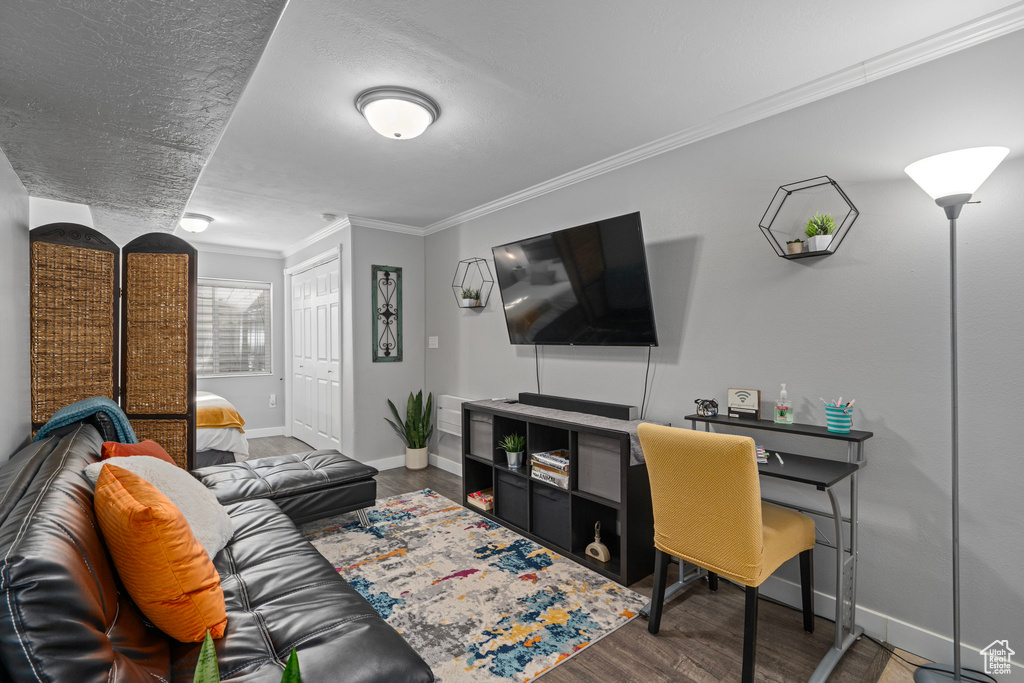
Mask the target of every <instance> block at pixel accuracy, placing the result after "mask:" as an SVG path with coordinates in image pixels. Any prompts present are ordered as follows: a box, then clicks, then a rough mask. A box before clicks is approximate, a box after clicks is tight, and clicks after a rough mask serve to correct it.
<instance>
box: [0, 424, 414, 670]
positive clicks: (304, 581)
mask: <svg viewBox="0 0 1024 683" xmlns="http://www.w3.org/2000/svg"><path fill="white" fill-rule="evenodd" d="M101 444H102V437H101V436H100V434H99V432H97V431H96V429H95V428H94V427H93V426H91V425H79V426H78V427H76V428H75V429H74V430H72V431H71V432H70V433H67V434H65V435H64V436H58V437H54V438H50V439H46V440H43V441H40V442H37V443H34V444H32V445H30V446H28V447H26V448H24V449H23V450H21V451H20V452H18V453H17V454H15V455H14V456H13V457H12V458H11V460H10V461H9V462H7V463H5V464H4V465H3V467H2V468H0V660H2V663H3V666H2V668H0V681H16V682H18V683H22V682H24V681H46V682H49V681H55V682H57V683H61V682H63V681H67V682H69V683H91V682H96V683H99V682H101V681H103V682H107V681H117V682H125V683H127V682H132V683H136V682H142V681H154V682H159V681H164V682H166V681H174V682H179V681H180V682H185V681H192V677H193V670H194V666H195V662H196V658H197V656H198V652H199V645H198V644H184V643H178V642H177V641H172V640H171V639H170V638H168V637H167V636H165V635H164V634H163V633H162V632H160V631H159V630H157V629H156V628H154V627H153V626H151V625H149V624H148V623H147V622H146V619H145V617H144V616H143V615H142V614H141V613H140V612H139V610H138V609H137V608H136V607H135V605H134V604H133V603H132V600H131V598H130V597H129V596H128V594H127V593H126V592H125V590H124V588H123V587H122V586H121V585H120V582H119V581H118V578H117V574H116V571H115V569H114V567H113V565H112V563H111V560H110V557H109V555H108V553H107V550H106V548H105V546H104V544H103V538H102V535H101V533H100V531H99V527H98V526H97V522H96V517H95V514H94V512H93V502H92V497H93V487H92V484H91V483H90V482H89V481H88V479H87V478H86V477H85V475H84V474H83V472H82V470H83V469H84V468H85V466H86V465H88V464H90V463H93V462H96V461H97V460H99V453H100V446H101ZM311 455H313V454H311ZM319 455H320V457H319V460H317V458H301V457H300V458H293V459H286V460H287V462H282V463H279V465H281V466H282V467H283V469H282V470H280V471H278V470H274V469H273V467H272V466H268V467H261V466H259V465H257V466H255V467H252V466H250V467H234V466H232V467H231V471H230V472H229V473H222V474H219V475H218V473H217V472H215V471H211V470H210V469H208V470H206V471H205V473H204V476H203V477H202V478H201V480H205V479H207V478H210V480H211V483H213V482H214V481H217V482H219V486H220V487H221V488H222V489H223V490H225V491H230V492H231V499H232V500H233V502H230V503H226V504H225V507H226V509H227V511H228V514H229V515H230V516H231V518H232V520H233V521H234V524H235V534H234V537H233V539H232V540H231V541H230V542H229V544H228V545H227V547H226V548H224V549H223V550H222V551H221V552H220V553H218V554H217V556H216V557H215V558H214V565H215V566H216V568H217V570H218V571H219V572H220V575H221V583H222V586H223V589H224V597H225V600H226V603H227V613H228V625H227V631H226V633H225V636H224V638H222V639H220V640H218V641H216V645H217V657H218V660H219V664H220V672H221V677H222V680H224V681H231V682H233V683H236V682H237V683H241V682H242V681H244V682H246V683H250V682H251V683H257V682H259V683H263V682H268V683H269V682H273V683H277V682H278V681H280V679H281V673H282V670H283V667H284V663H285V661H286V660H287V658H288V655H289V653H290V651H291V648H292V647H296V648H297V649H298V652H299V662H300V666H301V670H302V678H303V681H305V682H306V683H317V682H319V681H328V682H333V681H345V682H352V683H363V682H369V681H380V682H384V681H386V682H388V683H401V682H404V681H409V682H419V681H432V680H433V675H432V673H431V671H430V668H429V667H428V666H427V665H426V664H425V663H424V662H423V660H422V659H421V658H420V657H419V655H417V654H416V652H415V651H413V650H412V648H411V647H409V645H408V644H407V643H406V642H405V641H404V640H403V639H402V637H401V636H400V635H399V634H398V633H397V632H396V631H395V630H394V629H392V628H391V627H390V626H388V625H387V623H385V622H384V621H383V620H382V619H381V618H380V617H379V616H378V615H377V613H376V612H375V611H374V610H373V608H372V607H371V606H370V605H369V604H368V603H367V602H366V601H365V600H364V599H363V598H362V597H361V596H360V595H359V594H358V593H357V592H356V591H355V590H353V589H352V588H351V587H349V585H348V584H347V583H345V581H344V580H343V579H341V577H340V576H339V575H338V573H337V572H336V571H335V570H334V568H333V567H332V566H331V565H330V564H329V563H328V562H327V561H326V560H325V559H324V558H323V557H322V556H321V555H320V554H319V553H318V552H317V551H316V550H315V549H314V548H313V547H312V546H311V545H310V544H309V543H308V542H307V541H306V540H305V538H304V537H303V536H302V535H301V534H300V533H299V531H298V530H297V529H296V527H295V523H294V522H293V520H292V519H291V518H290V517H289V515H287V514H285V513H284V512H283V511H282V508H281V507H279V505H278V504H277V503H276V502H275V496H276V497H277V498H279V499H281V500H282V502H284V503H285V505H286V506H290V510H289V511H290V513H293V516H294V517H296V518H300V519H301V518H303V516H308V515H309V514H319V513H315V512H314V513H310V512H309V509H307V508H304V506H303V505H302V502H303V501H304V500H305V501H307V502H309V503H310V505H312V506H313V508H316V506H325V507H328V508H333V509H340V508H343V507H346V506H351V505H352V504H354V500H355V498H353V496H356V497H357V494H356V493H353V491H354V490H356V489H358V488H359V487H362V490H363V493H362V494H361V495H365V493H366V486H367V484H365V483H364V480H365V477H363V478H361V479H359V481H358V482H356V481H348V482H343V481H340V479H344V478H345V477H348V478H351V477H353V476H356V473H357V472H358V471H359V470H358V467H356V466H357V465H358V463H354V465H347V464H345V463H344V462H341V461H339V460H337V459H334V460H331V459H330V458H326V459H325V458H324V457H323V456H324V452H320V454H319ZM336 455H337V458H340V459H342V460H348V459H346V458H344V456H341V455H340V454H336ZM314 461H316V462H314ZM328 461H329V462H328ZM348 462H354V461H350V460H348ZM317 463H319V464H317ZM361 467H365V466H361ZM370 469H371V470H372V468H370ZM254 470H259V472H258V473H254ZM302 470H306V471H308V472H307V474H306V475H305V476H306V480H305V481H307V482H308V481H310V480H312V481H314V482H319V484H314V485H313V486H312V488H311V490H309V491H305V492H304V491H303V490H302V488H303V487H302V486H299V485H298V484H297V483H296V481H297V480H298V479H301V476H300V471H302ZM316 470H321V471H320V472H318V473H317V472H316ZM324 470H331V471H333V472H334V475H333V476H335V477H336V478H335V480H334V483H335V484H337V486H335V487H333V488H337V489H338V490H339V491H341V492H342V495H343V496H346V495H347V496H349V498H347V499H346V500H343V501H338V500H336V499H332V498H331V497H330V495H329V491H330V490H331V489H332V486H329V485H326V484H324V481H325V478H327V479H329V478H330V477H331V476H332V475H330V474H328V473H326V472H325V471H324ZM374 472H375V471H374ZM297 478H298V479H297ZM339 478H340V479H339ZM232 479H237V480H238V482H237V484H238V486H232V485H228V484H226V483H225V482H226V481H228V480H232ZM275 480H276V481H277V482H278V483H279V484H280V488H279V490H277V491H276V492H275V491H274V490H273V489H274V484H272V483H270V482H273V481H275ZM370 481H371V482H372V478H371V479H370ZM360 482H363V483H360ZM328 483H329V482H328ZM350 485H356V487H355V489H353V488H352V486H350ZM212 488H214V490H215V491H216V487H212ZM243 490H244V491H248V494H244V493H243ZM345 491H347V493H344V492H345ZM370 495H371V500H372V493H371V494H370ZM221 500H222V502H223V501H224V498H221ZM339 504H340V505H339ZM350 509H353V508H351V507H350Z"/></svg>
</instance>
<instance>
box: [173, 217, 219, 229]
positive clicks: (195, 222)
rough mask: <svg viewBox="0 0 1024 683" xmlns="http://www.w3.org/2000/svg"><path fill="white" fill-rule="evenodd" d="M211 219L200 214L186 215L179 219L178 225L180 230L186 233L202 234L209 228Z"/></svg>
mask: <svg viewBox="0 0 1024 683" xmlns="http://www.w3.org/2000/svg"><path fill="white" fill-rule="evenodd" d="M212 222H213V219H212V218H210V217H209V216H204V215H203V214H201V213H186V214H185V215H184V216H182V217H181V220H180V221H179V222H178V225H179V226H181V229H182V230H186V231H188V232H202V231H203V230H206V229H207V228H208V227H210V223H212Z"/></svg>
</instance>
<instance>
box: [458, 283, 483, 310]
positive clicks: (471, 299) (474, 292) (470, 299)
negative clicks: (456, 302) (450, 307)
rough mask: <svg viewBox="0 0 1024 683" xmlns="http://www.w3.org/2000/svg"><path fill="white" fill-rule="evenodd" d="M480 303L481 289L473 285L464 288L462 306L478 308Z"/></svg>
mask: <svg viewBox="0 0 1024 683" xmlns="http://www.w3.org/2000/svg"><path fill="white" fill-rule="evenodd" d="M479 305H480V290H479V289H473V288H472V287H463V288H462V307H463V308H476V307H477V306H479Z"/></svg>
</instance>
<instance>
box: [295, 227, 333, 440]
mask: <svg viewBox="0 0 1024 683" xmlns="http://www.w3.org/2000/svg"><path fill="white" fill-rule="evenodd" d="M331 261H337V263H338V280H339V290H338V303H339V305H340V303H341V289H340V288H341V282H340V281H341V245H340V244H339V245H338V246H337V247H334V248H333V249H329V250H327V251H324V252H321V253H320V254H317V255H316V256H314V257H312V258H308V259H306V260H305V261H303V262H302V263H299V264H296V265H294V266H291V267H289V268H285V269H284V295H285V303H284V308H285V315H284V319H285V323H284V327H285V330H284V435H285V436H294V435H293V433H292V370H293V366H292V319H293V317H292V301H293V298H292V277H293V276H295V275H299V274H301V273H304V272H306V271H307V270H312V269H313V268H316V267H317V266H322V265H324V264H325V263H330V262H331ZM338 333H339V334H340V333H341V330H338ZM340 365H341V363H340V359H339V372H340ZM338 393H339V394H340V393H341V384H340V383H339V384H338ZM338 408H339V409H340V408H341V396H338ZM342 426H343V427H344V425H342ZM338 439H339V441H340V439H341V435H340V434H339V435H338Z"/></svg>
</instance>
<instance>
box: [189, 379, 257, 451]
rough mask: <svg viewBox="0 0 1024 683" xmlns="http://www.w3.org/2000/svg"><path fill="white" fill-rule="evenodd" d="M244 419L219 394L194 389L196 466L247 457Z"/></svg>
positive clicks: (247, 449) (247, 447) (247, 443)
mask: <svg viewBox="0 0 1024 683" xmlns="http://www.w3.org/2000/svg"><path fill="white" fill-rule="evenodd" d="M244 426H245V420H244V419H242V416H241V415H240V414H239V413H238V410H237V409H236V408H235V406H233V405H232V404H231V402H230V401H228V400H227V399H226V398H224V397H223V396H218V395H217V394H213V393H210V392H208V391H197V392H196V461H195V466H196V468H197V469H198V468H200V467H209V466H211V465H219V464H222V463H225V462H242V461H244V460H248V459H249V442H248V441H246V439H245V430H244V429H243V427H244Z"/></svg>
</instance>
